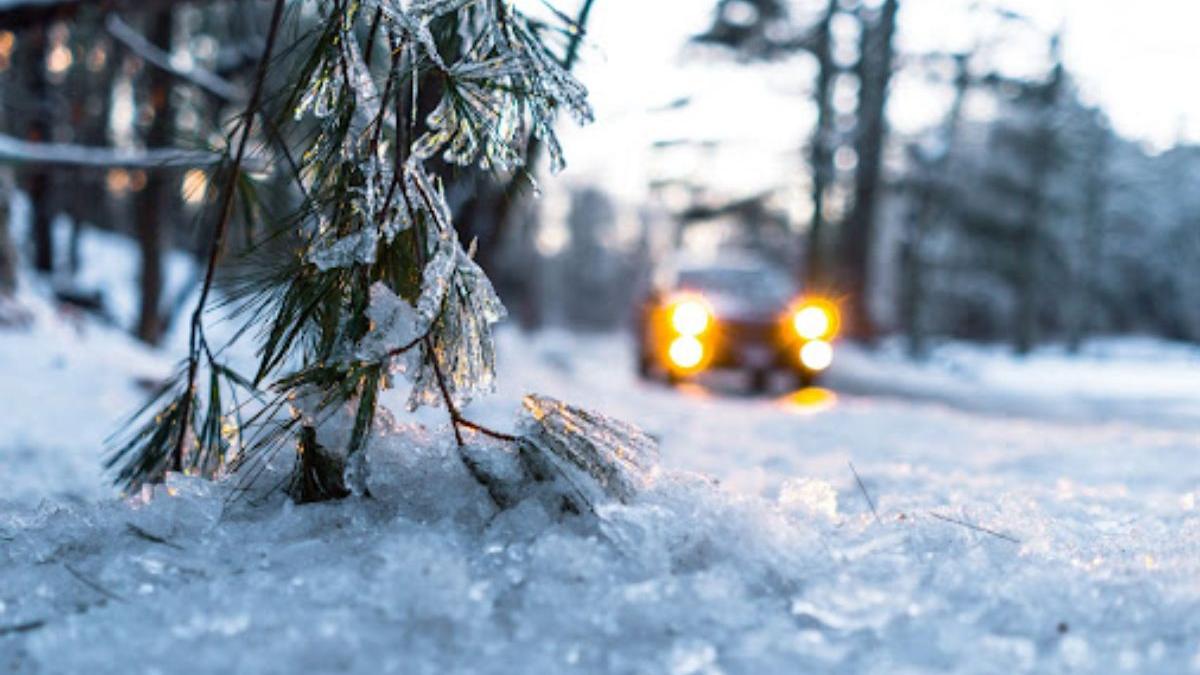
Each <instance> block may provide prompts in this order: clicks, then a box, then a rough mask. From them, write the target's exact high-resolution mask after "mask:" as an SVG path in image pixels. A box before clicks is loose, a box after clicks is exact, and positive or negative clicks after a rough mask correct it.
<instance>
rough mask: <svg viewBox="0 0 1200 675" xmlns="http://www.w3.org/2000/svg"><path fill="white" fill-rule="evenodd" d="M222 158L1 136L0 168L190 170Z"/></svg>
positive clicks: (191, 152)
mask: <svg viewBox="0 0 1200 675" xmlns="http://www.w3.org/2000/svg"><path fill="white" fill-rule="evenodd" d="M223 158H224V157H223V155H221V154H219V153H215V152H205V151H203V150H176V149H174V148H153V149H147V150H132V149H118V148H102V147H96V146H87V145H73V144H70V143H34V142H31V141H24V140H21V139H19V138H14V137H12V136H8V135H5V134H0V164H19V165H36V166H63V167H80V168H89V169H144V170H155V169H191V168H205V167H211V166H215V165H217V164H220V163H221V161H222V159H223Z"/></svg>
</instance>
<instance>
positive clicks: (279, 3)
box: [174, 0, 284, 469]
mask: <svg viewBox="0 0 1200 675" xmlns="http://www.w3.org/2000/svg"><path fill="white" fill-rule="evenodd" d="M283 6H284V0H275V7H274V9H273V10H272V12H271V26H270V28H269V29H268V32H267V44H266V46H265V47H263V54H262V58H261V59H260V60H259V62H258V73H257V74H256V75H255V78H254V90H253V91H252V92H251V94H250V102H249V103H248V104H247V105H246V114H245V116H244V117H243V121H242V137H241V139H240V140H239V142H238V148H237V154H236V155H235V156H234V159H233V166H232V167H231V170H230V174H229V180H228V182H226V184H225V188H224V191H223V192H222V194H221V203H220V206H219V207H218V209H219V210H218V214H219V220H218V221H217V229H216V232H215V233H214V234H213V240H212V247H211V248H210V249H209V252H208V266H207V267H206V268H205V271H204V285H203V286H202V287H201V288H200V299H199V300H197V301H196V309H195V311H193V312H192V327H191V335H190V336H189V338H188V374H187V389H185V390H184V391H185V392H186V394H185V395H184V397H183V414H182V416H181V417H180V419H181V420H183V425H182V426H181V427H180V430H179V438H177V439H176V441H175V456H174V464H175V468H176V469H179V468H181V467H182V462H183V445H184V442H185V440H186V439H187V427H188V416H189V414H190V412H191V404H192V392H193V391H195V388H196V371H197V369H198V368H199V366H200V355H199V353H198V352H197V351H196V343H197V340H199V339H202V337H201V321H202V317H203V314H204V306H205V304H206V303H207V302H208V294H209V291H210V290H212V283H213V276H214V274H215V271H216V268H217V259H218V258H219V257H220V255H221V249H222V248H224V245H225V233H226V231H227V230H228V229H229V218H230V215H231V214H232V211H233V194H234V192H236V191H237V179H238V174H239V172H240V171H241V167H242V160H243V158H244V157H245V156H246V146H247V145H248V144H249V141H250V131H251V130H252V129H253V127H254V117H255V112H256V111H257V110H258V105H259V101H260V100H261V99H262V90H263V83H264V82H265V81H266V79H267V68H268V66H269V65H270V62H271V53H272V52H273V51H274V49H275V38H276V36H277V35H278V34H279V24H280V22H281V20H282V18H283Z"/></svg>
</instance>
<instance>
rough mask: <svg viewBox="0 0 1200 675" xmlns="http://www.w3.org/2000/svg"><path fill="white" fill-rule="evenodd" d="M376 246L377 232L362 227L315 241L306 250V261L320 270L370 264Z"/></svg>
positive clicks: (373, 258) (377, 244) (373, 259)
mask: <svg viewBox="0 0 1200 675" xmlns="http://www.w3.org/2000/svg"><path fill="white" fill-rule="evenodd" d="M378 246H379V235H378V233H377V232H375V231H374V230H373V229H369V228H364V229H362V230H360V231H358V232H355V233H354V234H348V235H346V236H344V237H337V238H328V239H323V240H321V241H319V242H317V243H316V244H314V245H313V247H312V248H310V249H309V251H308V261H309V262H311V263H312V264H314V265H316V266H317V269H319V270H321V271H322V272H324V271H326V270H330V269H333V268H335V267H349V266H351V265H354V264H361V265H370V264H372V263H374V262H375V253H376V249H377V248H378Z"/></svg>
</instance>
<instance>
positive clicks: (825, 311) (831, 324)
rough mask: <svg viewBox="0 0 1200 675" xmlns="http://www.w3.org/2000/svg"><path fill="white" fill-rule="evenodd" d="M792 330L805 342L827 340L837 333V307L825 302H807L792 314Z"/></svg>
mask: <svg viewBox="0 0 1200 675" xmlns="http://www.w3.org/2000/svg"><path fill="white" fill-rule="evenodd" d="M792 329H793V330H794V331H796V335H798V336H800V337H801V338H803V339H805V340H827V339H829V338H831V337H833V336H834V334H835V333H837V329H838V312H837V307H835V306H834V305H833V303H831V302H827V301H823V300H809V301H806V302H804V303H803V304H801V305H800V306H799V307H797V308H796V310H795V311H794V312H793V313H792Z"/></svg>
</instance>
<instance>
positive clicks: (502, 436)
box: [458, 415, 521, 443]
mask: <svg viewBox="0 0 1200 675" xmlns="http://www.w3.org/2000/svg"><path fill="white" fill-rule="evenodd" d="M458 423H459V424H461V425H462V426H464V427H466V428H468V429H470V430H472V431H477V432H479V433H481V434H483V435H484V436H491V437H492V438H495V439H497V440H500V441H507V442H509V443H516V442H517V441H519V440H521V439H519V438H517V437H516V436H513V435H512V434H506V433H503V432H500V431H496V430H495V429H489V428H487V427H485V426H483V425H482V424H479V423H478V422H472V421H471V420H469V419H467V418H465V417H463V416H462V415H459V417H458Z"/></svg>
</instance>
